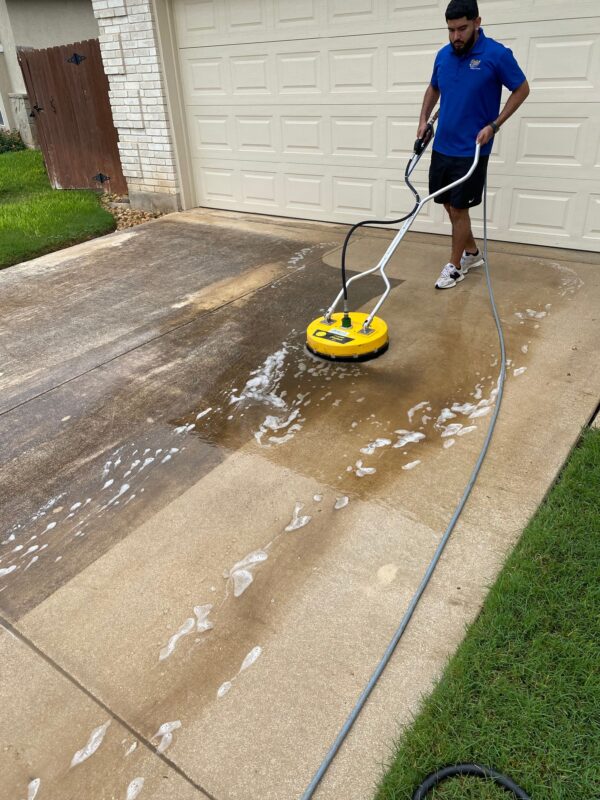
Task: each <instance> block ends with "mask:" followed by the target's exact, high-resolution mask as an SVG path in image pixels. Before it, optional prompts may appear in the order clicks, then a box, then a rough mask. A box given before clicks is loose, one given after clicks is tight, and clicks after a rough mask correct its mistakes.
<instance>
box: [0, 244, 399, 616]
mask: <svg viewBox="0 0 600 800" xmlns="http://www.w3.org/2000/svg"><path fill="white" fill-rule="evenodd" d="M221 233H222V234H223V232H222V231H221ZM301 249H302V248H301ZM261 270H262V267H258V268H257V271H258V272H259V273H260V274H259V277H260V278H262V277H264V276H263V275H262V273H261ZM338 281H339V275H338V271H337V270H334V269H330V268H329V267H323V266H322V265H321V264H320V261H317V262H315V261H311V262H309V263H308V264H307V265H306V269H305V270H298V269H293V268H292V269H290V270H287V271H286V272H285V273H284V274H283V276H282V277H280V278H279V279H278V280H276V281H274V282H272V283H268V284H267V285H266V286H262V288H258V289H257V290H255V291H254V292H248V293H247V294H245V295H244V296H243V297H242V298H241V299H238V300H236V301H229V302H227V301H226V302H225V303H224V304H223V305H221V306H220V307H219V308H217V309H215V310H214V311H213V312H211V313H205V310H204V309H203V308H200V309H199V310H197V313H196V316H195V317H192V319H191V320H190V319H188V321H187V323H185V324H181V325H178V326H177V327H176V328H175V330H172V331H167V332H166V333H165V334H164V335H162V336H160V337H158V338H156V339H153V340H151V341H150V342H147V343H146V344H144V345H142V346H140V347H138V348H136V349H135V350H134V351H132V352H129V353H126V354H124V355H122V356H121V357H120V358H118V359H114V360H112V361H111V362H110V363H108V364H105V365H101V366H99V367H97V368H96V369H94V370H92V371H90V372H89V373H87V374H85V375H83V376H81V377H79V378H77V379H74V380H72V381H69V382H67V383H66V384H65V385H62V386H60V387H59V388H57V389H56V390H53V391H49V392H47V393H45V394H43V395H42V396H41V397H38V398H36V399H33V400H31V401H29V402H28V403H26V404H25V405H23V406H21V407H19V408H17V409H15V410H13V411H12V412H9V413H5V414H4V415H0V437H1V438H2V439H3V441H5V442H6V446H5V448H4V450H3V453H2V462H1V465H0V476H1V481H0V487H1V488H0V503H1V504H2V507H3V509H4V515H3V534H2V538H1V539H0V550H2V551H3V552H2V555H1V556H0V558H2V562H1V568H2V569H4V570H9V571H8V572H6V573H3V576H2V578H1V579H0V608H2V609H3V612H4V613H5V614H7V615H8V616H9V617H10V618H11V619H13V620H16V619H18V618H19V617H20V616H21V615H22V614H23V613H26V611H27V610H29V609H31V608H32V607H33V606H35V605H37V604H38V603H39V602H41V601H42V600H43V599H44V598H46V597H47V596H49V595H50V594H51V593H52V592H54V591H55V590H56V589H57V588H58V587H59V586H61V585H63V584H64V583H65V582H67V581H68V580H69V579H70V578H72V577H73V575H75V574H77V573H78V572H79V571H81V570H82V569H84V568H85V567H86V566H87V565H88V564H90V563H92V562H93V561H94V560H95V559H96V558H98V557H100V556H101V555H102V554H103V553H105V552H106V551H107V550H108V549H110V547H112V546H113V545H114V544H115V543H116V542H118V541H119V540H120V539H121V538H122V537H124V536H126V535H127V534H128V532H129V531H130V530H131V529H132V528H133V527H135V526H136V525H138V524H140V523H141V522H143V520H144V519H147V518H148V517H149V516H151V515H152V514H154V513H156V512H157V511H158V510H159V509H160V508H161V507H163V506H164V505H166V504H167V503H168V502H170V501H171V500H172V499H173V498H174V497H176V496H177V495H179V494H181V493H182V492H183V491H185V489H186V488H187V487H188V486H189V485H191V484H192V483H194V482H196V481H198V480H199V479H200V478H201V477H202V475H204V474H205V473H206V472H207V471H209V470H211V469H213V468H214V466H215V465H216V464H218V463H220V462H221V460H222V459H223V458H224V457H226V455H227V453H228V452H231V451H233V450H236V449H238V448H240V447H241V446H243V445H244V444H246V443H247V442H248V440H249V439H253V432H252V429H251V427H247V426H246V425H245V424H244V425H242V426H241V427H240V426H238V425H237V424H235V423H234V424H231V420H229V419H228V417H229V416H230V413H229V411H230V410H231V412H235V411H236V408H234V407H233V406H232V405H231V398H232V396H233V395H234V394H235V392H236V391H237V388H238V386H239V385H240V377H241V378H242V382H244V380H245V377H246V376H247V375H250V373H251V372H252V371H253V369H254V368H255V365H256V359H257V358H258V359H260V358H261V357H264V358H268V357H269V354H270V351H271V349H272V347H273V342H276V343H281V344H282V346H283V347H285V346H286V345H284V344H283V343H284V342H286V341H290V342H292V341H293V348H294V350H299V351H302V348H303V334H301V333H300V331H301V328H302V326H304V325H305V324H306V321H307V320H308V319H310V318H311V317H312V316H314V315H316V314H317V313H318V311H319V308H320V307H321V305H322V299H323V296H324V295H325V296H331V297H333V296H334V294H335V292H336V290H337V288H338ZM395 284H396V285H399V281H397V280H396V281H395ZM258 286H259V287H261V283H259V284H258ZM380 286H381V283H380V281H379V280H377V279H375V278H369V279H366V280H365V281H364V282H363V285H362V286H361V288H360V294H358V295H357V298H360V300H361V301H363V302H364V301H366V300H367V299H371V298H372V297H373V296H374V295H376V293H377V292H378V291H379V290H380ZM243 288H244V287H242V289H243ZM219 292H220V290H219V289H217V290H216V291H215V295H219ZM209 294H210V290H209ZM192 307H196V306H195V305H194V304H193V303H192ZM177 313H178V314H181V313H182V311H181V310H178V311H177ZM185 313H187V314H189V313H190V311H189V309H186V311H185ZM317 367H318V369H319V370H320V369H321V366H320V365H317ZM332 370H333V372H334V373H338V374H339V375H344V374H346V372H347V371H348V370H344V369H343V368H338V367H332ZM323 382H324V385H326V383H325V379H324V381H323ZM199 398H202V400H201V401H200V400H199ZM190 408H192V411H191V412H190ZM207 409H208V411H207ZM257 413H260V412H259V411H258V410H255V411H254V412H252V411H251V412H249V416H248V420H249V421H250V420H251V419H252V418H253V416H256V414H257ZM237 414H238V416H239V414H241V415H242V416H241V417H239V418H240V419H242V420H243V414H244V412H243V411H239V410H238V411H237ZM211 429H212V432H211ZM2 587H4V589H2Z"/></svg>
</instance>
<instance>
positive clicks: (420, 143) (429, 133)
mask: <svg viewBox="0 0 600 800" xmlns="http://www.w3.org/2000/svg"><path fill="white" fill-rule="evenodd" d="M438 113H439V112H438V111H436V112H435V114H434V115H433V117H432V118H431V119H430V121H429V122H428V123H427V127H426V128H425V134H424V136H422V137H421V138H420V139H417V140H416V142H415V146H414V153H415V155H416V156H420V155H422V153H423V151H424V150H425V148H426V147H427V145H428V144H429V142H430V141H431V140H432V139H433V134H434V128H433V123H434V122H435V121H436V119H437V118H438Z"/></svg>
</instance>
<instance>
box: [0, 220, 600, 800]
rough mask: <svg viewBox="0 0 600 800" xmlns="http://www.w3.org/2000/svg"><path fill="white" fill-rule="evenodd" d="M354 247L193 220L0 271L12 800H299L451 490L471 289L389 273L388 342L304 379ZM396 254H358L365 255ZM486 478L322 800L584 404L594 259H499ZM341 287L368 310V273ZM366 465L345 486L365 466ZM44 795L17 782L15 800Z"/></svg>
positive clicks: (505, 249) (399, 700)
mask: <svg viewBox="0 0 600 800" xmlns="http://www.w3.org/2000/svg"><path fill="white" fill-rule="evenodd" d="M344 232H345V229H343V228H342V227H341V226H334V225H319V224H315V223H303V222H299V221H290V220H282V219H270V218H266V217H250V216H245V215H241V214H231V213H219V212H208V211H201V210H197V211H194V212H187V213H183V214H174V215H170V216H167V217H163V218H161V219H160V220H157V221H155V222H152V223H149V224H147V225H144V226H140V227H138V228H136V229H134V230H133V231H129V232H126V233H121V234H114V235H111V236H108V237H104V238H102V239H98V240H95V241H94V242H91V243H88V244H85V245H81V246H78V247H74V248H71V249H70V250H65V251H62V252H60V253H57V254H53V255H51V256H46V257H43V258H40V259H37V260H36V261H33V262H29V263H27V264H23V265H20V266H18V267H14V268H12V269H10V270H5V271H4V272H2V273H0V302H1V304H2V309H3V319H2V328H1V329H0V388H1V394H0V403H1V406H0V437H1V441H2V443H3V447H2V453H1V456H0V458H1V462H0V473H1V474H0V503H1V505H2V509H3V513H2V535H1V537H0V543H1V544H0V609H1V614H2V629H0V651H1V652H0V665H1V669H2V680H1V681H0V703H1V708H2V724H1V725H0V750H1V752H2V753H3V770H2V774H3V791H5V792H6V793H7V794H6V796H7V797H8V796H10V797H14V798H19V800H20V799H21V798H25V797H27V796H28V800H32V799H33V798H36V800H45V798H52V800H67V798H69V800H71V798H80V797H88V798H94V800H102V799H103V798H107V799H108V798H123V800H125V798H127V800H133V799H134V798H135V797H137V796H138V795H139V796H140V798H141V800H150V798H154V800H159V799H160V800H170V799H171V798H173V799H175V798H176V799H177V800H187V799H188V798H190V799H191V798H216V800H234V798H235V800H238V799H239V800H242V799H243V800H248V798H256V799H257V800H288V799H289V800H293V798H298V797H299V796H300V795H301V794H302V791H303V790H304V788H305V787H306V785H307V783H308V782H309V780H310V778H311V777H312V775H313V774H314V772H315V770H316V769H317V767H318V766H319V764H320V762H321V760H322V758H323V756H324V755H325V753H326V751H327V750H328V748H329V746H330V745H331V742H332V740H333V738H334V736H335V735H336V733H337V731H338V730H339V728H340V726H341V725H342V724H343V722H344V720H345V718H346V716H347V714H348V712H349V710H350V709H351V707H352V706H353V704H354V702H355V701H356V699H357V697H358V695H359V694H360V692H361V690H362V688H363V686H364V684H365V682H366V681H367V680H368V678H369V676H370V675H371V673H372V670H373V668H374V666H375V665H376V663H377V662H378V660H379V658H380V657H381V655H382V653H383V651H384V649H385V647H386V646H387V643H388V641H389V639H390V637H391V635H392V633H393V631H394V630H395V628H396V626H397V624H398V622H399V620H400V618H401V617H402V615H403V613H404V611H405V609H406V606H407V603H408V601H409V599H410V597H411V596H412V593H413V592H414V590H415V588H416V586H417V584H418V583H419V581H420V579H421V577H422V574H423V572H424V569H425V568H426V565H427V563H428V561H429V559H430V557H431V555H432V553H433V551H434V549H435V546H436V544H437V542H438V541H439V539H440V537H441V535H442V533H443V531H444V529H445V527H446V525H447V523H448V521H449V519H450V516H451V514H452V511H453V510H454V507H455V505H456V503H457V501H458V499H459V497H460V494H461V493H462V490H463V488H464V485H465V483H466V481H467V479H468V477H469V475H470V472H471V470H472V467H473V465H474V462H475V460H476V457H477V454H478V452H479V449H480V447H481V444H482V441H483V438H484V435H485V432H486V429H487V425H488V423H489V419H490V413H489V412H490V411H491V407H492V404H493V399H494V389H495V385H496V381H497V377H498V359H499V349H498V343H497V337H496V331H495V327H494V324H493V319H492V317H491V314H490V310H489V301H488V297H487V291H486V286H485V278H484V275H483V273H481V271H479V272H477V271H474V272H472V273H470V274H469V276H468V278H467V279H466V280H465V281H464V282H463V283H461V284H460V286H458V287H457V288H456V289H453V290H451V291H447V292H436V291H435V290H434V289H433V283H434V281H435V279H436V277H437V275H438V273H439V270H440V267H441V265H443V263H444V262H445V259H446V255H447V246H448V240H447V239H445V238H442V237H434V236H426V235H422V234H414V235H410V236H409V237H408V238H407V240H406V242H405V243H404V244H403V245H402V247H401V249H400V250H399V251H398V253H397V254H396V256H395V257H394V259H393V260H392V262H391V264H390V269H389V274H390V277H391V278H392V279H393V285H394V289H393V291H392V294H391V295H390V298H389V300H388V302H387V304H386V306H385V308H384V314H383V316H384V317H385V319H386V321H387V322H388V324H389V326H390V330H391V339H392V342H391V347H390V350H389V351H388V353H387V354H386V355H385V356H383V357H382V358H380V359H378V360H376V361H373V362H369V363H367V364H364V365H360V366H358V365H355V366H339V365H331V364H324V363H321V362H317V361H313V360H311V359H310V358H308V357H307V356H306V354H305V353H304V351H303V331H304V328H305V326H306V324H307V323H308V321H310V320H311V319H312V318H313V317H315V316H316V315H317V314H318V313H319V311H320V309H322V308H323V307H324V306H325V305H327V304H328V303H329V302H330V300H331V299H332V298H333V296H334V295H335V293H336V292H337V288H338V285H339V246H340V244H341V241H342V239H343V235H344ZM389 236H390V234H389V232H385V231H368V232H363V233H361V234H359V235H357V237H356V242H355V244H354V245H353V246H352V247H351V249H350V264H351V266H352V267H353V268H364V267H366V266H368V265H371V264H372V263H373V260H374V259H375V258H376V257H377V255H378V254H381V253H382V252H383V250H384V248H385V246H386V242H387V241H388V240H389ZM490 261H491V268H492V276H493V283H494V289H495V294H496V300H497V303H498V307H499V310H500V314H501V317H502V320H503V325H504V330H505V335H506V340H507V349H508V357H509V359H510V369H509V372H508V378H507V385H506V393H505V399H504V402H503V408H502V412H501V415H500V419H499V423H498V427H497V432H496V435H495V438H494V441H493V444H492V448H491V450H490V453H489V456H488V459H487V461H486V463H485V465H484V468H483V470H482V473H481V477H480V480H479V482H478V484H477V486H476V488H475V491H474V493H473V495H472V497H471V499H470V501H469V504H468V506H467V508H466V510H465V513H464V514H463V517H462V518H461V521H460V523H459V525H458V527H457V528H456V530H455V533H454V535H453V538H452V540H451V541H450V543H449V545H448V548H447V550H446V553H445V555H444V557H443V559H442V562H441V563H440V566H439V568H438V570H437V572H436V574H435V576H434V579H433V581H432V584H431V585H430V587H429V589H428V590H427V592H426V594H425V596H424V598H423V601H422V603H421V605H420V607H419V609H418V610H417V613H416V615H415V617H414V619H413V622H412V623H411V625H410V627H409V629H408V631H407V633H406V635H405V637H404V638H403V640H402V642H401V644H400V646H399V647H398V650H397V652H396V653H395V655H394V658H393V660H392V662H391V664H390V666H389V668H388V669H387V670H386V672H385V674H384V676H383V678H382V680H381V682H380V684H379V686H378V687H377V688H376V690H375V692H374V693H373V695H372V697H371V699H370V701H369V703H368V705H367V708H366V709H365V711H364V712H363V714H362V715H361V717H360V719H359V721H358V722H357V724H356V726H355V728H354V730H353V732H352V733H351V735H350V736H349V738H348V739H347V741H346V743H345V745H344V747H343V749H342V751H341V752H340V754H339V756H338V758H337V759H336V761H335V762H334V765H333V766H332V768H331V770H330V772H329V773H328V775H327V776H326V778H325V780H324V781H323V783H322V786H321V788H320V789H319V791H318V793H317V797H319V798H328V800H334V798H335V800H340V799H341V798H353V799H354V798H361V799H362V798H364V799H365V800H368V798H370V797H372V793H373V786H374V784H375V782H376V780H377V778H378V776H379V775H380V771H381V764H382V763H383V762H385V760H386V759H387V757H388V755H389V752H390V747H391V744H392V740H393V738H394V737H395V736H396V735H397V733H398V731H399V729H400V728H401V726H402V725H404V724H405V723H407V722H409V720H410V718H411V715H412V714H414V713H415V711H416V710H417V709H418V704H419V698H420V697H421V696H422V694H423V693H425V692H428V691H429V690H430V688H431V686H432V684H433V682H434V681H435V679H436V678H437V677H438V676H439V675H440V672H441V670H442V669H443V666H444V663H445V661H446V659H447V658H448V656H449V655H450V654H451V653H452V652H453V651H454V650H455V648H456V646H457V645H458V643H459V642H460V640H461V638H462V637H463V635H464V628H465V625H466V624H467V623H469V622H470V621H472V620H473V619H474V617H475V616H476V614H477V612H478V610H479V609H480V607H481V603H482V601H483V599H484V597H485V594H486V590H487V587H488V586H489V585H490V583H491V582H492V581H493V580H494V577H495V575H496V574H497V572H498V570H499V569H500V567H501V565H502V563H503V561H504V559H505V558H506V555H507V554H508V552H509V551H510V549H511V548H512V546H513V545H514V543H515V541H516V540H517V538H518V536H519V534H520V532H521V531H522V529H523V527H524V526H525V524H526V523H527V521H528V519H529V518H530V516H531V515H532V514H533V513H534V511H535V509H536V507H537V506H538V504H539V503H540V501H541V500H542V499H543V497H544V494H545V493H546V491H547V490H548V488H549V486H550V485H551V484H552V482H553V480H554V479H555V477H556V475H557V473H558V471H559V470H560V468H561V465H562V464H563V463H564V460H565V459H566V457H567V456H568V454H569V451H570V449H571V448H572V446H573V445H574V443H575V442H576V440H577V437H578V435H579V432H580V430H581V428H582V427H583V426H584V425H586V424H587V423H588V422H589V420H590V418H591V417H592V416H593V414H594V412H595V409H596V407H597V405H598V400H599V398H600V346H599V345H600V337H599V334H598V329H599V328H598V322H599V317H600V256H598V255H594V254H590V253H576V252H569V251H559V250H550V249H547V248H545V249H541V248H533V247H518V246H516V245H501V244H498V245H494V246H492V247H491V248H490ZM358 285H359V286H360V291H359V292H358V293H357V294H356V295H355V296H354V302H355V304H356V306H357V307H361V308H362V307H365V308H369V307H370V305H369V304H372V302H373V299H374V298H375V297H376V296H377V294H378V292H379V291H380V283H379V282H378V281H377V279H374V278H373V279H366V280H365V281H364V285H363V286H361V285H360V282H359V284H358ZM365 468H366V470H365ZM38 781H39V783H38Z"/></svg>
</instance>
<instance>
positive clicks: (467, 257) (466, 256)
mask: <svg viewBox="0 0 600 800" xmlns="http://www.w3.org/2000/svg"><path fill="white" fill-rule="evenodd" d="M484 261H485V260H484V258H483V253H482V252H481V250H478V251H477V252H476V253H475V255H471V253H467V251H466V250H463V254H462V256H461V259H460V268H461V270H462V271H463V272H464V273H465V275H466V274H467V272H468V271H469V270H470V269H473V267H480V266H481V265H482V264H483V263H484Z"/></svg>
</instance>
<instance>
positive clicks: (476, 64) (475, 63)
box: [469, 58, 481, 69]
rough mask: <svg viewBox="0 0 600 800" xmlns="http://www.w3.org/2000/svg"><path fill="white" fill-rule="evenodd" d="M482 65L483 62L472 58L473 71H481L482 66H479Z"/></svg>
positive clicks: (470, 65)
mask: <svg viewBox="0 0 600 800" xmlns="http://www.w3.org/2000/svg"><path fill="white" fill-rule="evenodd" d="M480 64H481V61H480V60H479V59H478V58H472V59H471V62H470V64H469V67H470V68H471V69H480V66H479V65H480Z"/></svg>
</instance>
